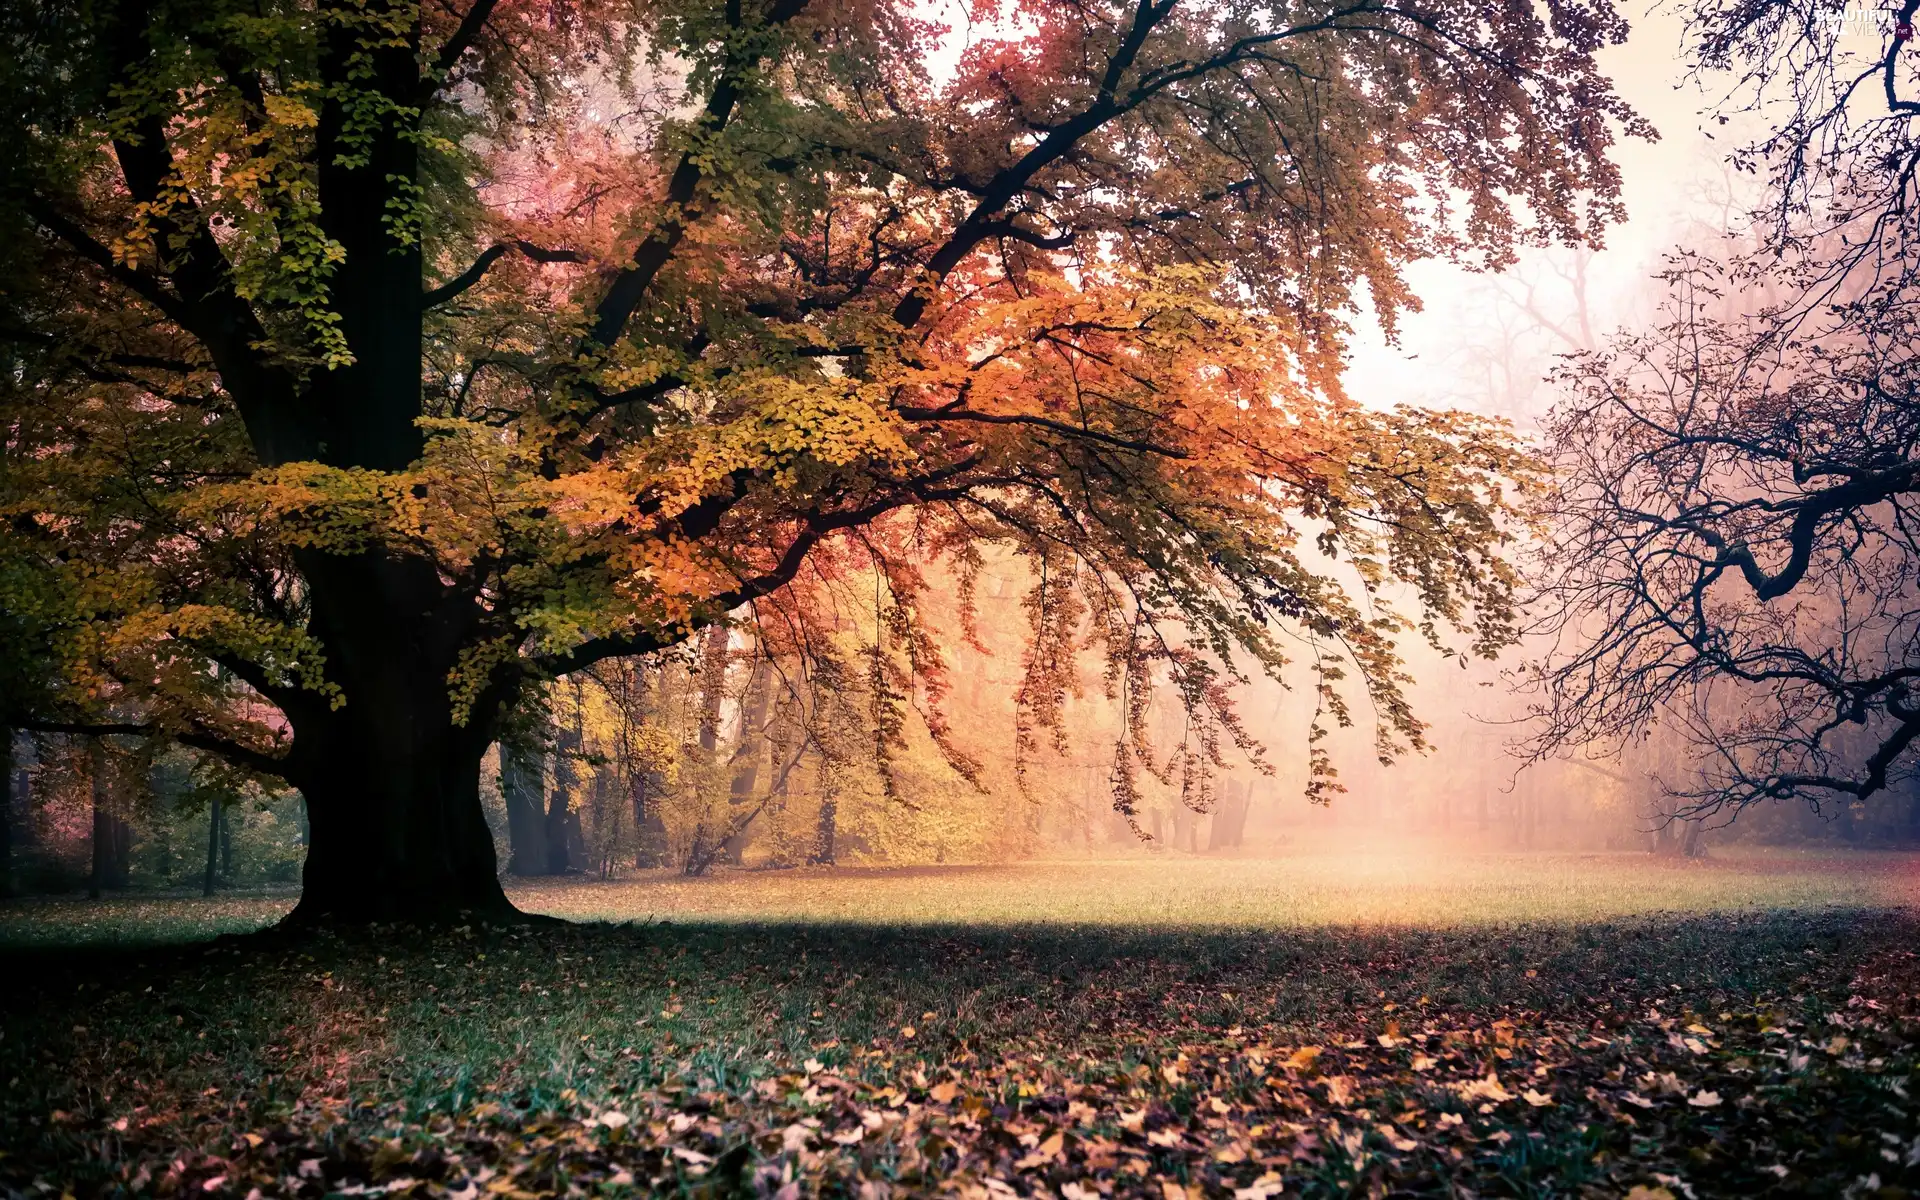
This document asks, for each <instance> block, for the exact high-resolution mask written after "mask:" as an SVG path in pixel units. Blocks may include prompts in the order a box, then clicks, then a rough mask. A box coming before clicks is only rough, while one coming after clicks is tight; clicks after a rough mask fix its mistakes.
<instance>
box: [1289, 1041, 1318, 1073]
mask: <svg viewBox="0 0 1920 1200" xmlns="http://www.w3.org/2000/svg"><path fill="white" fill-rule="evenodd" d="M1319 1060H1320V1047H1318V1046H1302V1047H1300V1048H1299V1049H1298V1050H1295V1051H1294V1052H1293V1055H1292V1056H1291V1057H1290V1058H1288V1059H1287V1062H1286V1065H1287V1066H1288V1067H1290V1068H1292V1069H1293V1070H1296V1071H1311V1070H1312V1069H1313V1064H1314V1063H1316V1062H1318V1061H1319Z"/></svg>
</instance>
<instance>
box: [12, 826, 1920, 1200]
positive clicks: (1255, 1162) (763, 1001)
mask: <svg viewBox="0 0 1920 1200" xmlns="http://www.w3.org/2000/svg"><path fill="white" fill-rule="evenodd" d="M1915 868H1916V862H1915V860H1913V859H1910V858H1906V857H1901V856H1891V855H1887V856H1874V857H1863V858H1860V859H1830V858H1829V859H1819V858H1801V857H1797V856H1789V855H1782V856H1759V857H1752V858H1744V859H1728V860H1721V861H1715V862H1713V863H1710V864H1707V865H1705V866H1695V867H1684V866H1674V865H1669V864H1665V863H1661V862H1656V861H1653V860H1649V859H1645V858H1639V857H1589V858H1566V857H1549V856H1488V857H1485V858H1475V859H1465V860H1457V861H1455V862H1454V863H1452V864H1451V865H1442V864H1438V863H1435V862H1432V861H1430V860H1421V859H1415V858H1408V857H1396V856H1391V855H1384V856H1380V857H1373V858H1367V857H1360V856H1348V857H1344V858H1340V857H1333V856H1310V855H1303V856H1297V857H1295V858H1290V859H1284V860H1279V861H1269V862H1258V861H1251V860H1249V861H1225V862H1210V861H1191V862H1181V863H1174V864H1166V863H1157V862H1138V861H1127V862H1119V863H1075V864H1050V865H1049V864H1040V865H1021V866H1006V867H991V868H946V869H918V870H905V871H854V870H837V871H830V872H786V873H765V874H753V875H732V876H725V877H721V878H718V879H714V880H705V881H692V882H686V881H679V880H667V879H661V880H648V881H643V882H637V883H614V884H597V883H574V884H563V885H554V886H547V887H541V888H530V889H525V890H523V891H521V892H519V893H518V894H517V899H519V900H520V902H521V903H522V904H523V905H526V906H528V907H536V908H539V909H541V910H543V911H548V912H556V913H561V914H563V915H567V916H571V917H576V918H599V919H609V920H611V919H620V920H629V921H633V922H636V923H635V924H629V925H626V926H621V927H615V926H605V925H602V926H583V927H580V928H575V929H563V930H553V931H549V930H494V929H486V928H469V929H466V930H464V931H452V932H447V933H441V934H428V933H422V932H416V931H406V930H381V931H374V932H371V933H355V934H353V935H351V936H347V937H341V936H334V937H320V938H313V939H307V940H303V941H299V942H293V943H288V942H284V941H279V940H275V939H267V940H265V941H262V940H259V939H252V940H247V939H242V940H234V939H225V940H222V941H218V942H213V943H211V944H199V943H181V942H179V940H178V939H181V938H182V937H197V938H202V939H204V938H205V937H206V936H208V935H209V934H210V933H212V932H215V931H230V930H236V929H247V928H255V927H258V926H259V925H261V924H264V923H266V922H268V921H270V920H272V919H273V917H274V916H276V915H277V914H278V912H280V911H283V910H284V907H285V905H286V904H288V903H289V902H290V898H289V897H284V896H270V895H262V896H253V897H234V898H223V899H221V900H218V901H215V902H211V903H209V902H203V901H200V900H198V899H197V898H184V897H183V898H170V899H162V900H144V901H114V902H108V903H105V904H102V905H97V906H91V907H88V906H84V905H81V904H78V903H68V902H34V903H28V904H14V905H9V906H7V907H6V908H4V909H0V943H4V944H6V945H8V946H9V947H11V948H10V949H9V951H8V962H9V975H10V977H11V979H12V983H11V984H10V986H9V988H8V989H7V992H6V997H5V999H4V1001H0V1003H3V1004H4V1006H5V1007H4V1009H3V1010H0V1011H4V1014H5V1020H4V1036H0V1083H4V1091H0V1147H4V1148H5V1150H6V1151H7V1155H6V1157H0V1187H13V1188H18V1189H28V1188H33V1187H35V1186H36V1185H45V1186H46V1187H47V1188H49V1189H54V1192H53V1194H56V1195H57V1194H59V1192H61V1191H71V1192H73V1194H75V1195H76V1196H80V1195H86V1194H90V1193H91V1194H111V1193H116V1192H119V1193H126V1192H132V1193H147V1192H151V1193H155V1194H166V1195H187V1194H198V1195H213V1196H218V1195H229V1194H230V1195H233V1196H235V1197H244V1196H246V1195H248V1194H249V1193H250V1192H251V1191H252V1190H253V1189H254V1188H258V1189H260V1191H261V1194H262V1195H263V1196H265V1195H278V1194H300V1195H304V1196H311V1197H320V1196H323V1195H332V1194H367V1193H369V1192H372V1193H378V1194H408V1195H417V1196H454V1197H462V1196H473V1197H478V1196H479V1195H481V1194H483V1193H493V1194H499V1195H509V1196H511V1195H545V1194H561V1193H569V1192H574V1191H577V1192H581V1193H585V1194H614V1195H621V1194H648V1193H663V1192H684V1193H687V1194H709V1195H732V1194H742V1195H751V1194H783V1193H784V1194H786V1195H789V1196H795V1195H800V1194H815V1193H819V1194H846V1195H863V1196H875V1195H883V1194H892V1193H902V1194H920V1193H933V1192H938V1191H954V1192H956V1193H959V1194H970V1195H980V1196H995V1197H998V1196H1005V1195H1010V1194H1016V1193H1017V1194H1022V1195H1040V1194H1043V1192H1044V1194H1048V1195H1057V1196H1062V1197H1065V1198H1066V1200H1075V1198H1076V1197H1084V1196H1090V1195H1094V1194H1110V1195H1135V1194H1147V1195H1152V1196H1155V1197H1161V1198H1163V1200H1164V1198H1167V1197H1172V1196H1173V1195H1174V1193H1175V1192H1176V1191H1177V1192H1178V1193H1179V1195H1180V1196H1181V1197H1193V1196H1198V1195H1208V1196H1220V1197H1224V1196H1227V1195H1230V1194H1234V1193H1236V1192H1237V1193H1239V1194H1241V1195H1244V1196H1250V1197H1251V1196H1260V1195H1271V1194H1274V1191H1273V1189H1275V1188H1276V1187H1284V1188H1285V1189H1286V1192H1287V1193H1288V1194H1293V1193H1306V1194H1327V1195H1335V1194H1369V1193H1371V1194H1387V1193H1395V1194H1401V1193H1410V1194H1436V1195H1444V1194H1449V1193H1453V1194H1458V1193H1459V1192H1460V1191H1461V1190H1462V1189H1466V1190H1470V1191H1471V1192H1473V1193H1475V1194H1483V1195H1523V1196H1530V1195H1561V1194H1582V1193H1584V1194H1590V1195H1596V1196H1600V1195H1604V1196H1619V1195H1624V1194H1626V1193H1628V1192H1629V1191H1630V1190H1631V1189H1633V1188H1635V1187H1639V1188H1644V1189H1646V1190H1645V1191H1644V1192H1642V1193H1641V1195H1642V1196H1658V1195H1659V1193H1660V1191H1661V1190H1662V1189H1664V1190H1666V1191H1667V1192H1668V1193H1670V1194H1673V1195H1684V1194H1687V1193H1688V1191H1689V1189H1690V1190H1691V1192H1692V1193H1693V1194H1694V1195H1696V1196H1705V1195H1757V1194H1763V1193H1766V1192H1769V1191H1771V1192H1772V1193H1774V1194H1781V1195H1790V1194H1797V1195H1804V1194H1832V1195H1839V1194H1843V1193H1847V1192H1848V1191H1849V1189H1851V1191H1852V1193H1853V1194H1859V1195H1867V1194H1880V1195H1904V1194H1907V1193H1906V1192H1903V1191H1901V1190H1900V1189H1902V1188H1912V1187H1914V1186H1915V1185H1916V1183H1917V1182H1920V1178H1916V1171H1915V1166H1914V1163H1916V1162H1920V1117H1917V1116H1916V1113H1920V1103H1912V1104H1910V1103H1909V1102H1908V1100H1907V1096H1906V1092H1907V1089H1908V1078H1909V1072H1910V1071H1911V1070H1912V1068H1913V1066H1914V1052H1913V1040H1914V1039H1913V1029H1914V1028H1915V1026H1914V1017H1915V1013H1914V1000H1913V996H1914V993H1915V991H1916V971H1915V968H1914V961H1913V959H1912V956H1911V955H1910V954H1907V953H1906V951H1905V950H1904V947H1906V946H1909V945H1912V944H1913V934H1914V932H1915V926H1914V923H1913V921H1912V919H1911V917H1910V916H1909V913H1908V911H1907V906H1908V905H1909V904H1910V902H1911V900H1912V886H1913V880H1914V878H1915V876H1916V870H1915ZM89 913H91V914H93V915H92V916H91V917H90V918H89V917H88V916H87V915H86V914H89ZM169 939H172V940H174V942H175V944H166V943H167V942H168V941H169ZM1913 1086H1915V1087H1920V1080H1916V1081H1914V1083H1913ZM1709 1099H1710V1100H1711V1101H1712V1102H1711V1103H1706V1101H1707V1100H1709Z"/></svg>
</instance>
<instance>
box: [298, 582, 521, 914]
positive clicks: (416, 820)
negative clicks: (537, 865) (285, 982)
mask: <svg viewBox="0 0 1920 1200" xmlns="http://www.w3.org/2000/svg"><path fill="white" fill-rule="evenodd" d="M302 566H303V568H304V570H305V574H306V576H307V578H308V579H309V581H310V582H311V583H312V584H313V587H312V593H311V594H312V597H313V600H312V605H313V609H312V612H313V616H312V621H311V627H312V629H313V630H314V631H315V633H316V634H317V635H318V636H319V639H320V641H321V643H322V645H323V646H324V647H325V649H326V653H327V678H328V680H329V682H331V683H334V684H335V685H336V686H338V687H339V688H340V691H341V695H342V699H343V701H344V702H343V703H342V704H340V705H339V706H338V707H337V708H336V707H334V706H333V705H332V704H330V703H327V702H325V701H315V702H311V703H309V702H300V701H298V699H297V698H295V702H292V703H290V704H283V705H282V708H283V710H285V711H286V712H287V715H288V718H289V720H290V721H291V723H292V725H293V730H294V745H293V751H292V753H291V755H290V756H289V758H288V760H287V761H286V764H285V766H286V769H285V772H284V773H285V774H286V776H287V779H288V782H290V783H292V784H294V786H296V787H298V788H299V789H300V790H301V791H302V792H303V793H304V794H305V796H306V800H307V817H308V824H309V832H310V834H311V843H310V846H309V849H308V851H307V862H306V868H305V871H304V874H303V885H304V886H303V890H302V894H301V898H300V903H299V905H298V906H296V907H295V908H294V910H293V912H292V914H290V915H289V917H288V918H287V919H288V921H290V922H292V923H294V924H308V923H313V922H316V921H325V920H331V921H342V922H361V921H392V920H419V921H426V922H438V921H442V920H449V921H451V920H462V919H467V918H468V917H471V916H495V917H500V918H510V917H512V916H514V915H516V914H515V910H514V908H513V906H512V905H511V904H510V903H509V902H508V901H507V897H506V893H505V892H504V891H502V890H501V888H500V880H499V876H498V873H497V871H498V862H497V860H496V859H495V857H494V851H493V832H492V830H490V829H489V828H488V827H487V821H486V814H485V811H484V810H483V809H482V808H481V804H480V762H481V759H482V757H484V755H485V754H486V750H487V747H488V746H489V745H491V744H492V743H493V741H494V740H495V735H496V733H497V731H498V727H499V725H500V721H501V718H502V716H503V715H504V713H505V712H506V710H507V709H508V708H509V706H510V704H511V702H512V700H513V695H512V692H511V690H510V688H509V687H507V686H505V685H491V686H489V687H488V688H486V689H483V691H482V694H481V695H479V696H478V697H476V698H475V700H474V703H473V705H472V710H471V716H470V719H469V720H468V721H467V722H466V723H464V724H458V723H456V721H455V716H456V713H455V711H454V707H453V700H452V698H451V696H450V695H449V690H448V684H447V677H448V674H449V672H450V671H452V669H453V668H454V666H455V665H456V663H457V662H458V661H459V654H460V648H461V646H462V644H463V641H464V638H465V637H466V636H467V635H468V634H469V632H470V630H471V621H472V620H473V619H474V618H473V614H472V611H471V608H470V606H467V605H464V604H459V605H456V604H452V603H449V602H448V601H447V598H446V596H445V594H444V592H443V589H442V587H441V584H440V581H439V578H438V576H437V573H436V572H435V570H434V568H433V567H432V565H431V564H429V563H427V562H425V561H424V560H421V559H411V558H398V557H387V556H382V555H375V554H367V555H358V556H314V557H312V558H310V559H309V560H308V561H306V562H303V563H302Z"/></svg>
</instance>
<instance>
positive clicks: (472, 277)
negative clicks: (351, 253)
mask: <svg viewBox="0 0 1920 1200" xmlns="http://www.w3.org/2000/svg"><path fill="white" fill-rule="evenodd" d="M515 250H518V251H519V252H520V253H521V254H524V255H525V256H526V257H528V258H530V259H532V260H533V261H534V262H538V263H583V262H587V261H589V260H588V258H587V256H586V255H584V254H582V253H580V252H579V251H577V250H549V249H547V248H546V247H544V246H536V245H534V244H533V243H532V242H526V241H520V240H518V239H515V240H513V241H509V242H495V243H494V244H493V245H491V246H488V247H487V248H486V249H485V250H482V251H481V252H480V257H478V258H476V259H474V260H473V264H472V265H471V266H469V267H468V268H467V269H466V270H464V271H462V272H460V274H458V275H456V276H454V277H453V278H452V279H449V280H448V281H447V282H445V283H443V284H441V285H440V286H439V287H437V288H432V289H429V290H428V291H425V292H423V293H421V295H420V307H421V308H422V309H423V310H424V309H429V308H437V307H438V306H440V305H442V304H445V303H446V302H447V301H449V300H451V299H453V298H454V297H456V296H458V295H460V294H461V293H463V292H465V291H466V290H467V289H469V288H471V287H473V286H474V285H475V284H477V283H479V282H480V280H481V279H482V278H483V277H485V275H486V273H487V271H488V269H489V268H491V267H492V266H493V264H494V263H496V262H499V261H500V259H501V258H502V257H504V256H505V255H507V254H509V253H511V252H512V251H515Z"/></svg>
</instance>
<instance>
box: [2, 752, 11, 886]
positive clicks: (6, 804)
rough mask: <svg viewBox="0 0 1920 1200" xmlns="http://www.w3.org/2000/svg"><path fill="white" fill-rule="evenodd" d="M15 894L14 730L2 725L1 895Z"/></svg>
mask: <svg viewBox="0 0 1920 1200" xmlns="http://www.w3.org/2000/svg"><path fill="white" fill-rule="evenodd" d="M11 895H13V730H12V729H11V728H9V727H8V726H5V725H0V896H11Z"/></svg>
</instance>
